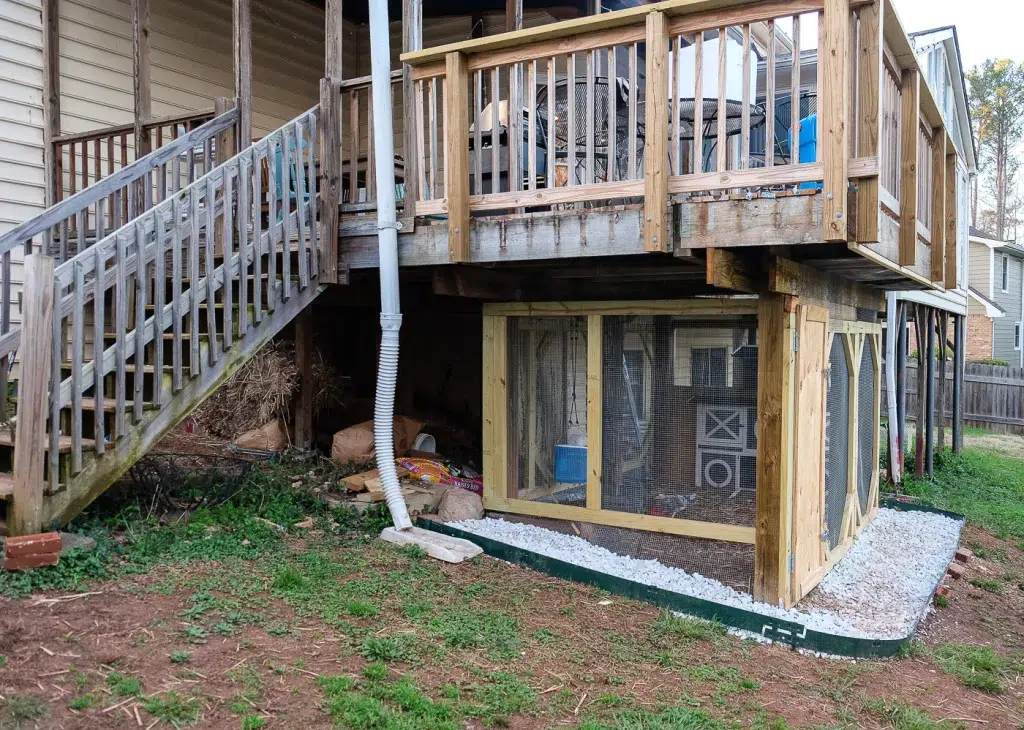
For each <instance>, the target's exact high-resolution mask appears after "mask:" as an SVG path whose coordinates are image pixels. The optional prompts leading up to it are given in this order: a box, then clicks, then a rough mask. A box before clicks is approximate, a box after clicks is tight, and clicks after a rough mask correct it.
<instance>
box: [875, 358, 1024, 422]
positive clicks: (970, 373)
mask: <svg viewBox="0 0 1024 730" xmlns="http://www.w3.org/2000/svg"><path fill="white" fill-rule="evenodd" d="M938 370H939V366H938V364H936V386H938ZM917 372H918V371H917V365H916V364H914V363H910V362H908V363H907V419H908V420H911V421H913V420H915V419H916V418H917V413H918V392H917ZM945 379H946V387H945V389H944V395H943V403H942V404H941V409H940V408H939V406H940V404H939V402H938V400H939V388H938V387H936V389H935V406H936V412H937V413H938V414H940V415H941V416H942V417H945V418H947V419H952V418H953V364H952V363H951V362H950V363H947V364H946V368H945ZM882 387H883V389H884V387H885V381H884V379H883V382H882ZM883 397H884V395H883ZM962 398H963V410H964V423H965V425H968V426H978V427H980V428H985V429H988V430H990V431H997V432H1000V433H1024V368H1018V367H1007V366H1005V365H987V364H984V363H973V362H969V363H967V364H966V365H965V366H964V384H963V396H962Z"/></svg>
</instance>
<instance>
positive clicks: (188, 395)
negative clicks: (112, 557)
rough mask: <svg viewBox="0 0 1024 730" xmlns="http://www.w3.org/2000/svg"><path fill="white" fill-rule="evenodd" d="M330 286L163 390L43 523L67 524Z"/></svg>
mask: <svg viewBox="0 0 1024 730" xmlns="http://www.w3.org/2000/svg"><path fill="white" fill-rule="evenodd" d="M324 289H326V286H322V285H317V284H315V283H312V282H311V283H310V284H309V285H308V286H307V287H306V289H305V290H302V289H300V287H299V286H298V285H296V286H294V287H293V288H292V293H291V296H290V297H289V298H288V299H287V301H279V303H278V306H277V307H276V308H275V309H274V311H273V312H270V313H268V314H266V315H265V316H264V318H263V321H262V322H261V323H260V324H258V325H256V326H254V327H252V328H250V330H249V332H248V333H247V334H246V335H245V337H243V338H240V339H237V340H236V341H235V343H234V344H233V346H232V347H231V348H230V349H228V350H226V351H224V352H223V353H222V354H221V357H220V358H219V359H218V360H217V361H216V363H214V364H213V365H212V366H207V367H204V369H203V371H202V373H201V374H200V375H199V376H197V377H194V378H191V379H189V380H188V381H187V382H186V383H183V386H182V389H181V390H179V391H178V392H177V393H170V388H165V391H164V392H165V393H166V397H165V400H164V405H163V406H162V408H161V409H160V410H159V411H151V412H149V413H147V414H146V415H144V416H143V418H142V420H141V421H139V422H138V423H136V424H135V425H134V426H133V427H132V429H131V431H130V432H129V433H127V434H126V435H125V436H123V437H122V438H120V439H118V440H116V441H115V442H114V443H113V444H112V445H111V447H110V448H108V449H107V450H106V451H105V452H104V454H103V455H102V456H93V457H92V458H91V459H90V460H89V462H88V463H87V464H86V465H85V468H84V469H83V470H82V471H81V472H79V473H78V474H76V475H75V476H74V477H72V478H71V480H70V482H69V483H68V484H67V488H66V489H63V490H61V491H60V492H58V493H57V494H53V495H50V496H48V497H46V498H45V499H44V502H43V519H42V523H43V524H44V525H52V526H53V527H59V526H62V525H65V524H67V523H68V522H69V521H70V520H71V519H73V518H74V517H75V516H76V515H78V514H79V513H80V512H81V511H82V510H84V509H85V508H86V507H88V506H89V504H90V503H91V502H92V501H93V500H95V499H96V498H97V497H99V496H100V495H101V494H103V492H105V491H106V490H107V489H108V488H110V486H111V485H112V484H113V483H114V482H116V481H117V480H118V479H119V478H120V477H122V476H123V475H124V474H125V473H127V471H128V470H129V469H130V468H131V467H132V465H133V464H135V463H136V462H137V461H138V460H139V459H141V458H142V457H143V456H145V455H146V453H147V452H148V451H149V450H150V449H151V448H153V446H154V445H155V444H156V443H157V442H158V441H159V440H160V439H161V438H163V437H164V435H166V434H167V432H168V431H170V430H171V429H172V428H174V427H175V426H176V425H178V424H179V423H180V422H181V421H182V420H183V419H184V418H186V417H187V416H188V415H189V414H190V413H192V412H193V411H194V410H195V409H196V408H197V407H199V405H200V404H201V403H202V402H203V401H204V400H206V398H208V397H209V396H210V395H211V394H212V393H214V392H215V391H216V390H217V389H218V388H219V387H220V386H221V385H222V384H223V383H224V382H225V381H226V380H227V379H228V378H230V377H231V376H232V375H233V374H234V373H235V372H237V371H238V369H239V368H240V367H241V366H242V365H244V364H245V363H246V362H247V361H248V360H249V358H251V357H252V356H253V355H254V354H255V353H256V352H257V351H258V350H259V349H260V348H261V347H263V346H264V345H266V344H267V343H268V342H270V341H271V340H272V339H273V338H274V337H275V336H276V335H277V334H278V333H279V332H280V331H281V330H282V329H284V327H285V326H286V325H287V324H288V323H289V322H291V321H292V320H293V319H295V317H296V316H298V314H299V313H300V312H301V311H302V310H303V309H305V308H306V307H307V306H308V305H309V304H310V303H311V302H312V301H313V300H314V299H316V297H317V296H318V295H319V294H320V293H321V292H323V291H324Z"/></svg>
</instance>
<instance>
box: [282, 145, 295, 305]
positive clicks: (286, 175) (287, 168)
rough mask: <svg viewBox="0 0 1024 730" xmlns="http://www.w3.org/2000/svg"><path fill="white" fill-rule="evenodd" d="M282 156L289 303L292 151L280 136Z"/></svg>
mask: <svg viewBox="0 0 1024 730" xmlns="http://www.w3.org/2000/svg"><path fill="white" fill-rule="evenodd" d="M280 143H281V156H282V158H283V160H284V164H283V167H282V173H281V175H282V180H281V190H282V194H281V197H282V198H283V201H282V206H283V210H284V220H283V221H282V224H281V299H282V301H285V302H287V301H288V300H289V299H291V296H292V290H291V287H292V213H291V190H292V187H293V185H292V164H291V150H290V149H289V147H288V139H287V138H286V137H285V135H284V134H283V133H282V134H280Z"/></svg>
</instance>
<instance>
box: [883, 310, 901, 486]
mask: <svg viewBox="0 0 1024 730" xmlns="http://www.w3.org/2000/svg"><path fill="white" fill-rule="evenodd" d="M896 310H897V304H896V292H887V293H886V301H885V329H886V333H885V400H886V406H887V410H888V420H889V428H888V429H886V430H887V431H888V433H889V479H891V480H892V482H893V484H899V483H900V482H902V481H903V475H902V473H901V472H900V464H901V459H900V453H901V445H900V441H899V418H898V415H897V412H896V411H897V409H896V342H897V340H899V332H898V330H899V316H898V313H897V311H896Z"/></svg>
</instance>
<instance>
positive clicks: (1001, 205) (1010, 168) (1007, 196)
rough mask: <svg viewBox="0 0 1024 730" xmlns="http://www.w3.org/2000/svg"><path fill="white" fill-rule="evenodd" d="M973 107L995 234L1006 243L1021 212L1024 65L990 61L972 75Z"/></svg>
mask: <svg viewBox="0 0 1024 730" xmlns="http://www.w3.org/2000/svg"><path fill="white" fill-rule="evenodd" d="M967 80H968V83H969V87H970V92H969V97H970V98H969V102H970V107H971V119H972V122H973V124H974V138H975V143H976V145H977V148H978V173H979V177H981V178H982V179H983V180H984V184H985V188H986V190H987V192H989V193H990V194H991V195H992V197H993V200H994V203H995V210H994V211H993V215H992V224H993V226H994V228H995V230H994V231H992V232H993V233H994V234H995V235H996V237H997V238H1004V237H1005V235H1006V232H1007V230H1008V229H1009V228H1011V227H1014V228H1015V224H1016V221H1015V220H1011V218H1015V217H1016V215H1015V213H1016V211H1015V210H1013V209H1014V208H1016V207H1017V206H1016V205H1015V202H1016V200H1017V198H1018V197H1019V196H1018V191H1017V184H1018V180H1017V174H1018V172H1019V169H1020V159H1019V156H1020V149H1019V147H1020V145H1021V142H1024V63H1014V62H1013V61H1011V60H1010V59H1008V58H1001V59H992V58H990V59H988V60H986V61H985V62H984V63H982V64H981V66H975V67H974V68H973V69H971V72H970V73H969V74H968V75H967ZM978 218H979V211H978V189H977V187H975V190H974V198H973V200H972V202H971V219H972V221H974V222H977V220H978Z"/></svg>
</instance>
